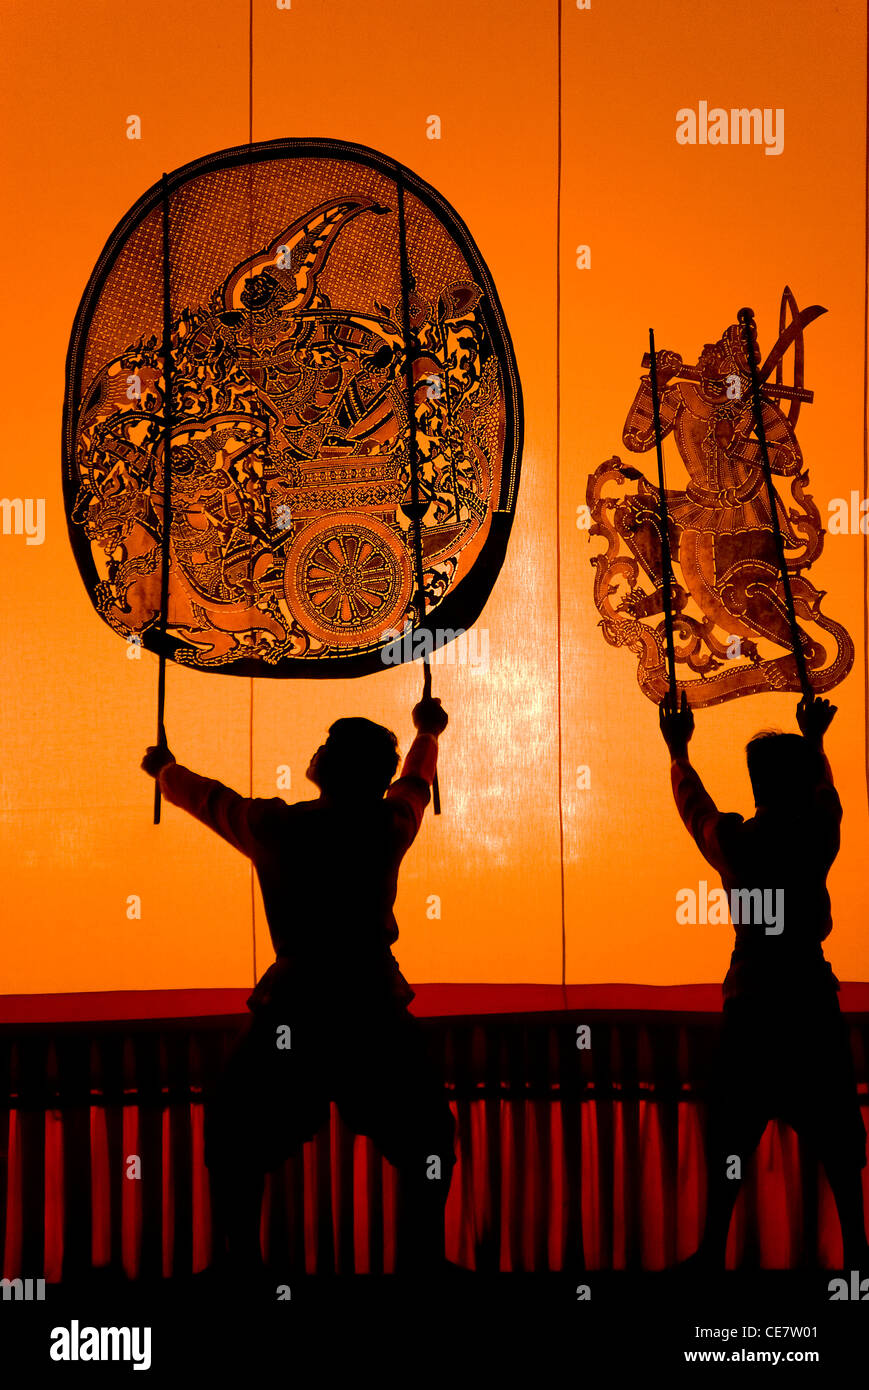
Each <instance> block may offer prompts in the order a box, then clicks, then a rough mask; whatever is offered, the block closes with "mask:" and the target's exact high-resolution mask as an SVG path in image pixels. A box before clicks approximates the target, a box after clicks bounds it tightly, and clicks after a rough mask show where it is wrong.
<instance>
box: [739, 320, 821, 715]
mask: <svg viewBox="0 0 869 1390" xmlns="http://www.w3.org/2000/svg"><path fill="white" fill-rule="evenodd" d="M736 317H737V319H738V321H739V323H740V324H741V325H742V330H743V333H744V335H745V354H746V357H747V358H748V369H749V372H750V374H751V404H752V409H753V411H754V432H755V434H756V435H757V442H758V444H759V445H760V458H761V468H762V472H763V476H764V481H765V483H766V491H767V496H768V498H769V511H770V516H771V517H772V534H773V539H774V540H775V549H776V555H777V556H778V567H779V572H780V574H781V582H782V588H783V589H784V594H785V608H786V609H787V615H788V623H789V625H790V629H791V641H792V643H793V648H794V661H795V662H796V665H797V673H798V675H799V678H800V688H801V690H802V692H803V694H804V695H807V696H809V697H811V696H812V695H813V694H814V691H813V689H812V685H811V682H810V680H809V673H808V670H807V669H806V656H805V652H804V651H803V644H802V642H801V641H800V630H799V628H798V626H797V614H796V609H795V608H794V596H793V593H792V592H791V581H790V576H789V575H788V564H787V560H786V559H785V547H784V541H783V540H782V533H781V526H780V525H779V519H778V506H777V504H778V493H777V492H776V490H775V488H774V487H773V482H772V469H771V468H770V463H769V450H768V449H767V445H766V430H765V429H764V424H763V403H762V401H761V395H760V392H761V385H760V380H759V378H758V373H757V363H756V362H755V360H754V344H753V342H752V330H753V329H754V310H753V309H740V311H739V313H738V314H737V316H736ZM755 336H756V332H755ZM765 389H766V388H765V387H764V390H765Z"/></svg>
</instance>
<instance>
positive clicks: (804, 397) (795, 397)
mask: <svg viewBox="0 0 869 1390" xmlns="http://www.w3.org/2000/svg"><path fill="white" fill-rule="evenodd" d="M650 362H651V358H650V357H649V354H648V353H645V354H644V356H643V360H642V362H641V363H640V366H641V367H648V366H649V365H650ZM673 380H674V381H703V380H705V378H704V376H703V373H702V372H701V371H700V369H699V367H688V366H684V367H680V368H679V370H678V372H676V374H675V376H674V378H673ZM761 390H762V391H763V394H764V395H765V396H781V397H782V399H783V400H786V401H804V402H805V403H806V405H811V404H812V402H813V400H814V399H815V393H814V391H805V390H803V389H802V388H801V387H799V386H783V385H782V384H781V383H780V382H777V381H765V382H763V383H762V385H761Z"/></svg>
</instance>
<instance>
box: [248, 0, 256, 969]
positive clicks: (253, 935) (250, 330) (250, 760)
mask: <svg viewBox="0 0 869 1390" xmlns="http://www.w3.org/2000/svg"><path fill="white" fill-rule="evenodd" d="M247 13H248V84H247V143H248V159H247V210H248V224H247V237H248V247H247V249H248V258H249V259H248V272H249V271H250V264H251V260H252V258H253V161H252V158H251V156H252V151H253V0H248V9H247ZM252 314H253V306H252V304H251V305H250V306H249V307H248V335H247V345H248V347H247V350H248V378H249V379H250V374H251V365H252V362H253V319H252V317H251V316H252ZM249 709H250V714H249V717H248V751H247V756H248V796H249V797H250V798H253V676H251V677H250V702H249ZM250 941H251V953H252V957H253V983H254V984H256V882H255V876H254V863H253V860H252V859H251V860H250Z"/></svg>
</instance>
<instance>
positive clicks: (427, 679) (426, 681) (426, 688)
mask: <svg viewBox="0 0 869 1390" xmlns="http://www.w3.org/2000/svg"><path fill="white" fill-rule="evenodd" d="M422 698H423V699H424V700H430V699H431V666H430V665H429V661H428V657H425V658H424V660H423V663H422ZM431 799H432V805H433V807H434V813H435V815H436V816H439V815H440V813H441V789H440V786H439V785H438V770H437V768H435V775H434V780H433V781H432V784H431Z"/></svg>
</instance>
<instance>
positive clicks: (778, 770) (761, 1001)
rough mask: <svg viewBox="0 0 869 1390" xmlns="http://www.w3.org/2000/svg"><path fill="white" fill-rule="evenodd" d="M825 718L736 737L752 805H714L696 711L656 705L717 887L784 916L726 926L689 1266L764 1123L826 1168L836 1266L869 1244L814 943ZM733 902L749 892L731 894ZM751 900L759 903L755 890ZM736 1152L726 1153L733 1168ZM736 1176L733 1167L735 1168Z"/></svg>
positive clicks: (851, 1103)
mask: <svg viewBox="0 0 869 1390" xmlns="http://www.w3.org/2000/svg"><path fill="white" fill-rule="evenodd" d="M834 714H835V706H831V705H830V704H829V701H827V700H819V699H816V698H815V697H814V696H804V697H803V699H802V700H801V701H800V703H799V705H798V706H797V719H798V722H799V725H800V728H801V729H802V737H800V735H797V734H785V733H778V732H768V733H761V734H758V735H756V736H755V737H754V738H753V739H752V740H751V741H750V743H749V744H748V747H747V750H746V751H747V756H748V770H749V775H750V777H751V784H752V790H753V792H754V798H755V804H756V811H755V814H754V816H752V817H751V818H750V819H749V820H744V819H743V817H742V816H741V815H738V814H736V813H722V812H720V811H719V810H718V808H717V807H716V805H715V803H714V802H713V800H712V798H711V797H710V796H709V794H708V792H707V791H706V789H705V787H704V786H703V783H702V782H701V780H700V778H699V776H698V775H697V773H696V771H695V770H694V768H693V767H692V765H691V762H690V759H689V756H688V742H689V740H690V738H691V735H692V733H693V729H694V717H693V714H692V713H691V710H690V708H689V707H688V703H687V697H686V694H685V692H684V691H683V692H682V695H681V704H680V703H679V702H678V700H677V698H676V697H675V696H667V697H665V699H664V700H663V701H662V702H661V707H660V721H661V729H662V732H663V735H664V739H665V741H666V743H667V746H668V748H669V750H670V753H671V757H672V765H671V767H672V782H673V793H674V796H675V798H676V805H677V807H678V809H679V814H680V815H681V817H682V820H683V821H684V823H685V825H686V827H687V828H688V830H689V831H690V833H691V835H692V836H693V838H694V840H695V841H696V843H697V845H698V847H699V849H700V851H701V853H702V854H703V856H704V858H705V859H706V860H707V862H708V863H709V864H711V865H712V867H713V868H714V869H716V870H717V871H718V872H719V873H720V875H721V881H722V884H723V887H724V889H725V891H726V892H727V893H728V894H729V895H731V901H733V897H732V895H733V893H734V892H735V891H738V890H748V893H749V894H750V893H751V892H753V891H754V892H756V890H760V892H761V896H762V893H763V891H764V890H770V889H771V890H774V891H776V892H778V891H779V890H783V894H784V896H783V904H784V912H783V920H782V921H781V922H780V923H777V924H776V929H775V930H773V931H768V930H767V925H768V924H767V923H766V921H765V920H764V917H763V914H762V913H757V912H754V913H752V914H749V917H750V918H751V917H752V916H753V917H754V920H751V919H749V920H747V921H746V920H744V919H741V920H740V922H739V924H738V925H737V924H736V923H734V925H735V930H736V944H735V947H734V950H733V955H732V957H731V962H730V969H729V970H728V972H727V976H726V978H725V980H724V986H723V991H724V1023H723V1029H722V1039H721V1048H720V1053H719V1061H718V1069H717V1074H716V1077H715V1082H714V1085H713V1088H712V1092H711V1098H710V1112H709V1125H708V1129H707V1171H708V1184H709V1185H708V1201H707V1216H706V1226H705V1230H704V1234H703V1239H702V1242H701V1245H700V1249H699V1250H698V1252H697V1254H696V1256H693V1257H692V1258H691V1260H690V1261H686V1266H687V1267H688V1268H693V1267H694V1265H695V1264H696V1265H706V1264H717V1265H723V1263H724V1256H725V1250H726V1245H727V1234H728V1229H729V1225H730V1217H731V1214H732V1211H733V1206H734V1203H735V1201H736V1197H737V1195H738V1192H739V1187H740V1178H741V1176H742V1175H744V1171H745V1167H746V1165H747V1164H748V1162H749V1160H750V1158H751V1156H752V1154H753V1153H754V1151H755V1149H756V1148H757V1146H758V1144H759V1142H760V1139H761V1136H762V1135H763V1131H764V1129H765V1128H766V1125H767V1123H768V1121H769V1120H770V1119H773V1118H776V1117H777V1118H780V1119H782V1120H785V1121H786V1122H787V1123H788V1124H789V1125H791V1127H792V1128H793V1129H795V1130H796V1132H797V1133H798V1134H799V1135H800V1137H801V1139H803V1140H804V1141H805V1142H806V1143H807V1145H808V1146H809V1148H810V1149H811V1151H812V1152H813V1153H814V1154H815V1156H816V1157H817V1158H819V1159H820V1160H821V1162H822V1163H823V1165H824V1169H825V1171H826V1174H827V1177H828V1179H829V1182H830V1186H831V1188H832V1190H833V1195H834V1197H835V1200H836V1208H837V1210H838V1213H839V1221H840V1223H841V1227H842V1240H843V1245H844V1254H845V1264H846V1266H849V1267H852V1268H861V1267H864V1266H865V1264H866V1262H867V1255H869V1247H867V1242H866V1236H865V1228H864V1214H863V1189H862V1180H861V1170H862V1168H863V1167H864V1166H865V1163H866V1128H865V1125H864V1123H863V1118H862V1115H861V1113H860V1106H859V1101H858V1097H857V1086H856V1079H855V1073H854V1064H853V1059H852V1056H851V1049H850V1045H849V1040H848V1033H847V1030H846V1027H845V1024H844V1020H843V1018H842V1014H841V1010H840V1007H839V1000H838V997H837V991H838V988H839V983H838V980H837V979H836V977H835V975H834V974H833V971H832V969H831V968H830V965H829V962H828V961H827V960H826V959H825V957H824V951H823V947H822V945H821V943H822V942H823V941H824V940H825V939H826V937H827V936H829V934H830V931H831V930H832V925H833V923H832V915H831V904H830V896H829V893H828V892H827V887H826V878H827V874H828V873H829V871H830V868H831V866H832V864H833V861H834V859H835V857H836V855H837V853H838V851H839V827H840V823H841V819H842V805H841V802H840V800H839V796H838V793H837V792H836V788H835V786H834V784H833V775H832V771H831V769H830V764H829V762H828V761H827V758H826V755H825V753H824V749H823V736H824V733H825V731H826V729H827V728H828V727H829V724H830V721H831V720H832V718H833V715H834ZM742 901H743V902H746V903H748V902H749V897H748V895H747V894H743V898H742ZM754 902H757V898H756V897H755V899H754ZM734 1160H738V1164H739V1167H738V1168H737V1167H736V1165H735V1163H734ZM740 1170H741V1171H740Z"/></svg>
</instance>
